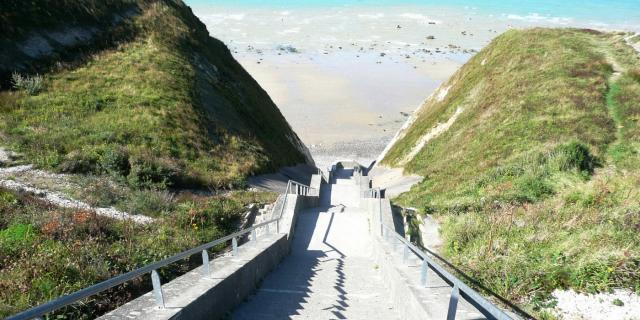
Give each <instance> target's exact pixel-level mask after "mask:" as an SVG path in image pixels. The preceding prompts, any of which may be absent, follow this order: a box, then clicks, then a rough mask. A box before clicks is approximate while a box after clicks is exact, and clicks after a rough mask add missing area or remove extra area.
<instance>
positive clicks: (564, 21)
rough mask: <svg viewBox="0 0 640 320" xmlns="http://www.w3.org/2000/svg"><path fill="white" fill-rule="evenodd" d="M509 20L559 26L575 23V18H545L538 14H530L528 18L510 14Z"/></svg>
mask: <svg viewBox="0 0 640 320" xmlns="http://www.w3.org/2000/svg"><path fill="white" fill-rule="evenodd" d="M507 19H509V20H518V21H525V22H538V23H539V22H543V23H545V22H546V23H553V24H559V25H568V24H571V23H573V22H574V20H573V18H568V17H552V16H543V15H541V14H538V13H535V12H534V13H530V14H528V15H526V16H522V15H517V14H508V15H507Z"/></svg>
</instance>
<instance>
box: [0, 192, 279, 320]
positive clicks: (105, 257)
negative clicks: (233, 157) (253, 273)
mask: <svg viewBox="0 0 640 320" xmlns="http://www.w3.org/2000/svg"><path fill="white" fill-rule="evenodd" d="M152 199H153V201H154V202H156V203H155V205H156V206H163V207H165V208H166V209H167V210H169V211H170V212H171V214H167V215H164V216H162V217H158V218H157V219H156V221H155V222H154V223H153V224H148V225H136V224H135V223H131V222H128V221H117V220H112V219H109V218H105V217H101V216H97V215H96V214H95V213H94V212H91V211H73V210H63V209H59V208H55V207H51V206H50V205H47V204H45V203H42V202H41V201H40V200H39V199H38V198H37V197H33V196H29V195H18V194H14V193H12V192H8V191H6V190H2V189H0V212H2V215H1V216H0V317H2V318H4V317H7V316H9V315H11V314H14V313H16V312H19V311H22V310H25V309H27V308H28V307H31V306H34V305H37V304H40V303H44V302H47V301H49V300H51V299H54V298H56V297H59V296H61V295H63V294H69V293H71V292H74V291H77V290H80V289H82V288H85V287H87V286H89V285H92V284H94V283H97V282H99V281H103V280H106V279H108V278H111V277H114V276H117V275H119V274H122V273H125V272H128V271H131V270H133V269H136V268H138V267H141V266H143V265H145V264H148V263H151V262H154V261H158V260H161V259H163V258H166V257H168V256H171V255H173V254H176V253H178V252H181V251H184V250H187V249H189V248H192V247H195V246H197V245H199V244H202V243H205V242H209V241H211V240H212V239H216V238H220V237H222V236H224V235H226V234H229V233H231V232H234V231H235V230H236V228H237V226H238V224H239V222H240V220H241V217H242V215H243V214H244V213H245V211H246V210H247V209H246V205H248V204H250V203H263V204H264V203H268V202H272V201H274V200H275V199H274V195H273V194H269V193H255V192H234V193H232V194H230V195H228V196H224V197H222V196H217V197H200V196H193V195H182V196H180V197H179V198H177V199H170V198H165V199H162V198H157V197H156V198H152ZM220 249H222V247H219V248H216V249H215V250H214V251H218V250H220ZM198 258H199V256H198V257H195V258H193V259H187V260H185V261H181V262H178V263H175V264H172V265H171V266H170V267H167V268H163V269H161V270H160V272H161V277H162V279H163V281H169V280H171V279H172V278H174V277H175V276H177V275H179V274H182V273H184V272H185V271H187V270H189V269H190V268H193V267H194V266H198V265H200V264H201V263H202V262H201V260H199V259H198ZM150 290H151V284H150V283H149V279H148V277H144V278H140V279H138V280H137V281H133V282H130V283H127V284H125V285H123V286H119V287H116V288H114V289H112V290H109V291H107V292H105V293H103V294H99V295H97V296H94V297H91V298H89V299H87V300H85V301H83V303H82V304H76V305H73V306H70V307H68V308H65V309H63V310H60V311H58V312H57V313H56V314H57V315H60V316H62V315H64V316H65V317H66V318H71V319H84V318H87V319H91V318H94V317H95V316H97V315H100V314H101V313H103V312H105V311H108V310H111V309H112V308H114V307H115V306H117V305H120V304H122V303H124V302H127V301H128V300H129V299H131V298H134V297H136V296H138V295H139V294H142V293H146V292H148V291H150Z"/></svg>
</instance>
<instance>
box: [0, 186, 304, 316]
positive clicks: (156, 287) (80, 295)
mask: <svg viewBox="0 0 640 320" xmlns="http://www.w3.org/2000/svg"><path fill="white" fill-rule="evenodd" d="M294 186H295V193H291V192H293V191H294V189H293V188H294ZM309 189H310V188H309V186H306V185H304V184H301V183H298V182H295V181H293V180H289V182H288V183H287V190H286V192H285V194H284V202H283V203H282V208H281V210H280V213H279V215H278V217H277V218H273V219H271V220H268V221H265V222H262V223H260V224H257V225H255V226H252V227H249V228H246V229H243V230H240V231H238V232H235V233H232V234H230V235H228V236H225V237H222V238H220V239H216V240H214V241H211V242H209V243H205V244H203V245H200V246H197V247H195V248H192V249H189V250H186V251H183V252H180V253H178V254H176V255H174V256H171V257H169V258H166V259H164V260H160V261H157V262H154V263H151V264H148V265H146V266H144V267H141V268H138V269H136V270H133V271H129V272H127V273H125V274H122V275H119V276H116V277H113V278H111V279H108V280H105V281H102V282H100V283H97V284H94V285H92V286H90V287H87V288H84V289H82V290H79V291H76V292H74V293H71V294H68V295H65V296H62V297H60V298H57V299H55V300H52V301H49V302H47V303H44V304H41V305H39V306H36V307H33V308H31V309H28V310H25V311H23V312H20V313H17V314H15V315H13V316H10V317H8V318H7V320H23V319H33V318H37V317H41V316H44V315H46V314H48V313H50V312H53V311H56V310H58V309H60V308H62V307H65V306H68V305H70V304H72V303H74V302H77V301H78V300H82V299H85V298H88V297H90V296H93V295H95V294H98V293H100V292H103V291H105V290H107V289H110V288H113V287H115V286H117V285H120V284H123V283H125V282H128V281H131V280H133V279H135V278H138V277H140V276H143V275H145V274H147V273H151V282H152V285H153V293H154V296H155V299H156V304H157V305H158V307H160V308H164V295H163V293H162V285H161V283H160V277H159V275H158V273H157V270H158V269H160V268H162V267H165V266H167V265H169V264H171V263H174V262H176V261H179V260H182V259H185V258H188V257H190V256H192V255H194V254H196V253H198V252H202V264H203V277H209V276H210V275H211V270H210V267H209V261H210V260H209V253H208V252H207V250H208V249H211V248H213V247H215V246H217V245H220V244H223V243H226V242H227V241H229V240H231V245H232V255H234V256H235V255H237V254H238V240H237V239H238V238H239V237H241V236H244V235H246V234H249V233H251V241H252V242H255V241H257V240H258V238H257V230H258V229H259V228H262V227H265V228H266V232H267V234H269V233H270V228H269V225H270V224H272V223H275V224H276V234H278V233H280V230H279V229H280V219H281V218H282V216H283V214H284V210H285V208H286V205H287V198H288V197H287V195H289V194H296V195H307V194H308V193H309Z"/></svg>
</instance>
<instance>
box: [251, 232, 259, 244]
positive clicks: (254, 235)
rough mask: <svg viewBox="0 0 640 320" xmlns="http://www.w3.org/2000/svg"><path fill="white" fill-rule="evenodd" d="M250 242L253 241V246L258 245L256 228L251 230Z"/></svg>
mask: <svg viewBox="0 0 640 320" xmlns="http://www.w3.org/2000/svg"><path fill="white" fill-rule="evenodd" d="M251 242H253V245H254V246H257V245H258V232H257V231H256V229H253V230H252V231H251Z"/></svg>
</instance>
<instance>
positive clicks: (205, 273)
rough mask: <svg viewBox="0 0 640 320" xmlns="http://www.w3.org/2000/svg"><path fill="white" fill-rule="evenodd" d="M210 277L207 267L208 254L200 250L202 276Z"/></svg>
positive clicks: (209, 269)
mask: <svg viewBox="0 0 640 320" xmlns="http://www.w3.org/2000/svg"><path fill="white" fill-rule="evenodd" d="M210 275H211V268H210V267H209V252H207V250H206V249H205V250H202V276H203V277H208V276H210Z"/></svg>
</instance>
